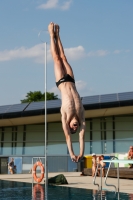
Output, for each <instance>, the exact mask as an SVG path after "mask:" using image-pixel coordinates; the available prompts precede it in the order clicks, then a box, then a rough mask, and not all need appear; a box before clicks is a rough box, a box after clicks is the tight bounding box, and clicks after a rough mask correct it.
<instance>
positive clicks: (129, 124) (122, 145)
mask: <svg viewBox="0 0 133 200" xmlns="http://www.w3.org/2000/svg"><path fill="white" fill-rule="evenodd" d="M115 139H116V143H115V144H116V152H128V149H129V146H130V145H133V116H123V117H115Z"/></svg>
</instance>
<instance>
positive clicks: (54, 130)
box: [48, 122, 75, 142]
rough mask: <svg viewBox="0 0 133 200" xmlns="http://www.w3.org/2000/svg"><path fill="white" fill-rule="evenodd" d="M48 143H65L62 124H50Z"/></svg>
mask: <svg viewBox="0 0 133 200" xmlns="http://www.w3.org/2000/svg"><path fill="white" fill-rule="evenodd" d="M74 135H75V134H74ZM48 141H51V142H52V141H65V135H64V132H63V129H62V124H61V123H60V122H58V123H48Z"/></svg>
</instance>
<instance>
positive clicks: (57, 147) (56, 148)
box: [47, 142, 67, 155]
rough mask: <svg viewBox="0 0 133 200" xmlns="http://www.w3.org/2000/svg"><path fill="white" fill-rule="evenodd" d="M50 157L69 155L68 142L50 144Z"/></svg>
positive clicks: (48, 150)
mask: <svg viewBox="0 0 133 200" xmlns="http://www.w3.org/2000/svg"><path fill="white" fill-rule="evenodd" d="M47 152H48V155H67V144H66V142H57V143H56V142H48V146H47Z"/></svg>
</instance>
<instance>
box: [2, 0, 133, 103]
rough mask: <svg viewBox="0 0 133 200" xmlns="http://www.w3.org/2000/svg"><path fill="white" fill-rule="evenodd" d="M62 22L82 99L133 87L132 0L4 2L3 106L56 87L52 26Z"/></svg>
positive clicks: (61, 26)
mask: <svg viewBox="0 0 133 200" xmlns="http://www.w3.org/2000/svg"><path fill="white" fill-rule="evenodd" d="M50 22H54V23H57V24H59V26H60V36H61V40H62V43H63V47H64V51H65V54H66V57H67V60H68V62H69V64H70V65H71V67H72V69H73V72H74V77H75V81H76V87H77V90H78V92H79V94H80V96H81V97H83V96H94V95H103V94H112V93H121V92H131V91H133V1H132V0H128V1H127V0H100V1H99V0H93V1H92V0H82V1H81V0H21V1H18V0H10V1H9V0H4V1H0V106H1V105H12V104H19V103H21V101H20V100H21V99H24V98H25V96H26V94H27V93H28V92H29V91H32V92H34V91H41V92H44V89H45V86H44V84H45V74H44V72H45V70H44V63H45V57H44V56H45V48H44V46H45V45H44V43H47V53H46V54H47V91H48V92H54V94H57V95H58V97H59V98H60V92H59V90H58V88H57V87H56V85H55V76H54V68H53V60H52V57H51V54H50V49H49V46H50V38H49V34H48V24H49V23H50Z"/></svg>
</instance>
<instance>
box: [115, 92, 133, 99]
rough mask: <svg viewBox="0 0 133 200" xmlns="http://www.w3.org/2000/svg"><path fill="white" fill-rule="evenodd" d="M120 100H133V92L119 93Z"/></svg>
mask: <svg viewBox="0 0 133 200" xmlns="http://www.w3.org/2000/svg"><path fill="white" fill-rule="evenodd" d="M118 98H119V101H124V100H133V92H125V93H118Z"/></svg>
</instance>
